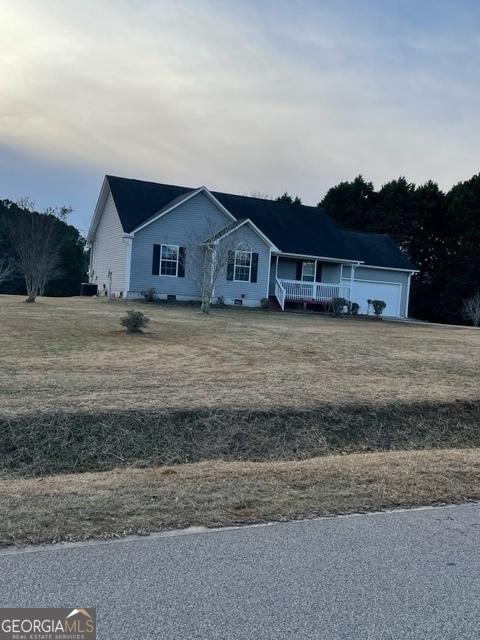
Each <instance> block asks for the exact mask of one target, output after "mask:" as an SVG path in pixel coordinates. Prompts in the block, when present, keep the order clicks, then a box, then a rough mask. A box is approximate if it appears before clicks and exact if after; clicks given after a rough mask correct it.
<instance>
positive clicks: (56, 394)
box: [0, 296, 480, 415]
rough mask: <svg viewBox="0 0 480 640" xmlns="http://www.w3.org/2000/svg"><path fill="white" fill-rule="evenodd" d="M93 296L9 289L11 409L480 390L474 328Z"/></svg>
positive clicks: (373, 398) (1, 357) (5, 370)
mask: <svg viewBox="0 0 480 640" xmlns="http://www.w3.org/2000/svg"><path fill="white" fill-rule="evenodd" d="M129 306H137V307H139V308H142V310H144V311H145V312H146V313H147V314H148V315H149V316H150V318H151V323H150V328H149V330H148V332H147V333H145V335H143V336H125V334H124V331H123V330H122V328H121V327H120V326H119V324H118V319H119V317H120V316H121V315H122V314H123V313H124V311H125V308H126V307H127V304H126V303H124V302H120V301H118V302H111V303H109V302H105V301H103V300H96V299H87V298H83V299H82V298H65V299H61V298H60V299H58V298H57V299H53V298H50V299H46V298H44V299H40V300H39V302H38V303H36V304H34V305H26V304H24V303H23V302H22V298H21V297H18V296H0V326H1V327H2V330H1V332H0V361H1V362H2V367H1V368H0V391H1V394H2V395H1V398H2V404H1V408H0V411H1V412H2V413H3V414H6V413H8V414H10V415H16V414H19V413H33V412H37V411H41V412H50V411H59V410H62V411H76V412H77V411H82V410H92V409H95V410H107V409H112V410H120V409H166V408H171V409H180V408H182V409H185V408H194V409H195V408H205V407H215V408H217V409H218V408H222V407H226V408H234V407H235V408H250V409H251V408H263V409H268V408H278V407H297V408H298V407H302V408H306V407H315V406H318V405H320V404H322V403H333V404H339V405H344V404H358V403H367V404H371V405H373V406H378V405H379V404H382V403H386V404H391V403H393V402H399V401H400V402H420V403H431V402H438V401H442V402H443V401H456V400H466V399H475V398H477V397H478V377H479V374H480V338H479V333H478V331H476V330H475V329H469V328H466V327H458V328H456V327H443V326H441V327H435V326H432V325H425V326H423V325H412V324H405V323H393V322H371V321H370V322H367V321H365V322H363V321H352V320H347V319H342V320H339V319H335V318H326V317H318V316H311V315H299V314H282V313H275V312H265V311H249V310H239V309H226V310H215V311H213V312H212V315H211V316H210V317H205V316H204V315H202V314H201V313H199V311H198V309H197V308H196V307H175V306H172V307H167V306H147V305H139V303H137V304H136V305H129Z"/></svg>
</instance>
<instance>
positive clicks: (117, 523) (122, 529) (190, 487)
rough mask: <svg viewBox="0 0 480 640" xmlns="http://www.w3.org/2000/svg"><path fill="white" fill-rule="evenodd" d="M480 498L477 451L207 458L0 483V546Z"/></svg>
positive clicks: (286, 518)
mask: <svg viewBox="0 0 480 640" xmlns="http://www.w3.org/2000/svg"><path fill="white" fill-rule="evenodd" d="M478 499H480V450H478V449H477V450H444V451H416V452H401V453H370V454H354V455H347V456H328V457H324V458H313V459H310V460H305V461H300V462H299V461H296V462H292V461H288V462H258V463H255V462H228V463H227V462H203V463H198V464H191V465H180V466H174V467H156V468H150V469H119V470H114V471H109V472H103V473H84V474H78V475H58V476H49V477H45V478H41V479H14V478H8V477H5V478H4V479H3V480H0V544H3V545H9V544H32V543H41V542H54V541H59V540H83V539H87V538H95V537H96V538H110V537H116V536H122V535H126V534H132V533H148V532H151V531H158V530H162V529H171V528H178V527H187V526H190V525H205V526H209V527H212V526H224V525H231V524H246V523H254V522H262V521H269V520H291V519H295V518H305V517H313V516H318V515H329V514H338V513H349V512H357V511H369V510H377V509H384V508H389V507H399V506H413V505H424V504H435V503H453V502H461V501H464V500H478Z"/></svg>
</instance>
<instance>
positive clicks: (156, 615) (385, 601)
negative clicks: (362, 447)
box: [0, 505, 480, 640]
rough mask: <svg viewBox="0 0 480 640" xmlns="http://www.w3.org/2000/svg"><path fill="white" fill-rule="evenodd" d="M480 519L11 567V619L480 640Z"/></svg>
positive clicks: (188, 542)
mask: <svg viewBox="0 0 480 640" xmlns="http://www.w3.org/2000/svg"><path fill="white" fill-rule="evenodd" d="M479 569H480V506H479V505H463V506H457V507H447V508H436V509H431V510H422V511H408V512H394V513H384V514H372V515H363V516H349V517H344V518H334V519H321V520H314V521H309V522H291V523H281V524H274V525H269V526H262V527H248V528H243V529H233V530H223V531H214V532H208V533H196V534H191V535H175V536H171V537H159V536H154V537H150V538H140V539H138V538H137V539H129V540H123V541H118V542H111V543H103V544H102V543H95V544H88V545H82V546H75V545H73V546H69V547H62V546H60V545H57V546H52V547H43V548H42V549H37V550H35V551H31V552H28V551H27V552H25V551H23V552H14V553H10V552H7V553H1V554H0V606H12V607H19V606H30V607H31V606H39V607H40V606H66V607H74V606H75V607H87V606H88V607H90V606H96V607H97V620H98V629H99V631H98V637H99V638H100V639H102V640H103V639H105V640H106V639H108V640H117V639H122V640H123V639H125V640H136V639H145V638H156V639H158V638H165V639H168V640H175V639H177V638H182V639H193V638H201V639H202V640H208V639H213V638H215V639H217V638H218V639H222V640H227V639H230V638H235V639H245V640H247V639H248V640H256V639H260V640H269V639H275V640H283V639H284V638H295V639H299V640H309V639H310V638H311V639H313V638H314V639H315V640H336V639H338V638H345V639H347V638H348V639H349V640H362V639H368V640H373V639H377V638H378V639H382V640H387V639H389V638H392V639H395V640H398V639H400V638H401V639H403V638H412V639H415V640H430V639H433V638H435V639H438V640H440V639H441V640H448V639H451V640H463V639H464V638H469V639H475V640H478V638H479V637H480V571H479Z"/></svg>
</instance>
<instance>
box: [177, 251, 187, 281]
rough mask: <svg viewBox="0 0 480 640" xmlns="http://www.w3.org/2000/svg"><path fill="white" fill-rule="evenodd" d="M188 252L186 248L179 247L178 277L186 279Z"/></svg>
mask: <svg viewBox="0 0 480 640" xmlns="http://www.w3.org/2000/svg"><path fill="white" fill-rule="evenodd" d="M186 253H187V250H186V249H185V247H179V249H178V277H179V278H184V277H185V255H186Z"/></svg>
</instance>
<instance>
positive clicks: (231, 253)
mask: <svg viewBox="0 0 480 640" xmlns="http://www.w3.org/2000/svg"><path fill="white" fill-rule="evenodd" d="M234 266H235V251H229V252H228V263H227V280H233V268H234Z"/></svg>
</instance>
